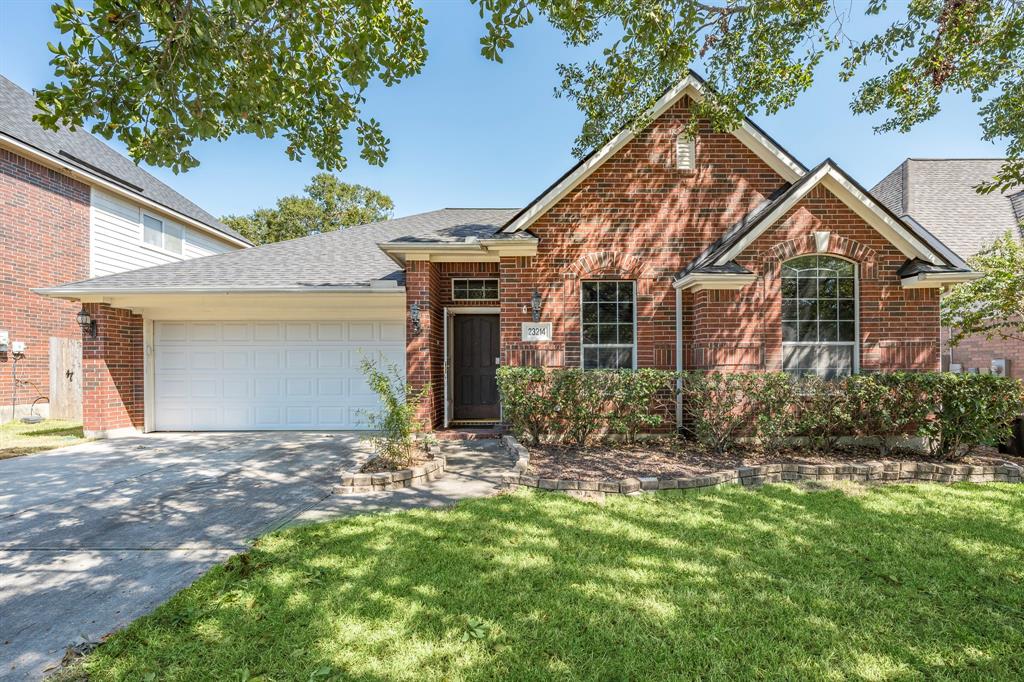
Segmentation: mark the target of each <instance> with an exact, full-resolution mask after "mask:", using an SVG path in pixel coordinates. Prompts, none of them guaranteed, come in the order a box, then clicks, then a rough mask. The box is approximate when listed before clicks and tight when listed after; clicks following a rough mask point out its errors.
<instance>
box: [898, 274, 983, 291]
mask: <svg viewBox="0 0 1024 682" xmlns="http://www.w3.org/2000/svg"><path fill="white" fill-rule="evenodd" d="M982 277H984V275H983V274H982V273H980V272H919V273H917V274H916V275H911V276H909V277H902V278H900V285H901V286H902V287H903V288H904V289H939V288H945V287H947V286H952V285H954V284H963V283H964V282H974V281H976V280H979V279H981V278H982Z"/></svg>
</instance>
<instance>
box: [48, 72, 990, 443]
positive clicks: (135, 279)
mask: <svg viewBox="0 0 1024 682" xmlns="http://www.w3.org/2000/svg"><path fill="white" fill-rule="evenodd" d="M704 88H705V85H704V84H703V82H702V81H701V80H700V79H699V78H698V77H697V76H696V75H695V74H691V75H689V76H688V77H686V78H685V79H684V80H683V81H682V82H681V83H679V85H678V86H676V87H675V88H673V89H672V90H670V91H669V92H667V93H666V94H665V95H664V96H663V97H662V98H661V99H660V100H659V101H658V102H657V103H656V105H655V107H654V110H653V111H652V112H651V116H650V120H651V123H650V124H649V125H648V126H647V127H646V128H644V129H643V130H640V131H632V130H625V131H623V132H622V133H620V134H619V135H618V136H616V137H615V138H614V139H612V140H611V141H610V142H608V144H607V145H605V146H604V147H602V148H601V149H599V150H596V151H595V152H594V153H592V154H590V155H589V156H587V157H586V158H584V159H583V160H581V161H580V162H579V163H578V164H577V165H576V166H575V167H573V168H571V169H570V170H569V171H567V172H566V173H565V175H563V176H562V177H561V178H559V179H558V180H556V181H555V182H554V183H553V184H552V185H551V186H550V187H548V188H547V189H545V190H544V191H543V192H542V193H541V194H540V195H539V196H538V197H537V198H536V199H534V201H532V202H531V203H530V204H529V205H527V206H526V207H524V208H521V209H442V210H438V211H431V212H428V213H423V214H419V215H414V216H409V217H405V218H399V219H396V220H391V221H386V222H383V223H376V224H372V225H364V226H360V227H354V228H349V229H346V230H343V231H340V232H334V233H326V234H322V235H317V236H312V237H307V238H304V239H297V240H293V241H290V242H283V243H279V244H272V245H267V246H262V247H257V248H253V249H248V250H246V251H240V252H235V253H227V254H221V255H217V256H210V257H207V258H200V259H196V260H192V261H187V262H182V263H175V264H170V265H164V266H160V267H156V268H149V269H146V270H140V271H136V272H127V273H120V274H114V275H109V276H106V277H100V278H94V279H89V280H85V281H80V282H76V283H71V284H66V285H62V286H59V287H53V288H49V289H48V290H46V291H45V292H43V293H45V294H46V295H48V296H52V297H59V298H65V299H70V300H75V301H82V302H84V304H85V307H86V309H87V310H88V311H90V313H91V314H92V316H93V317H94V318H95V320H96V321H97V323H98V330H97V337H96V338H95V339H87V340H86V353H87V354H88V355H89V356H91V357H94V358H95V360H96V362H95V364H94V365H93V366H92V367H91V368H90V370H88V371H92V372H94V373H95V374H97V375H99V376H98V377H97V378H96V379H95V380H94V381H90V388H89V392H87V395H86V400H87V401H89V400H93V399H95V400H98V401H100V402H102V403H103V404H104V405H108V406H110V405H113V406H114V407H116V408H117V409H112V411H111V412H110V413H109V414H106V413H105V414H95V415H94V416H93V419H91V420H90V418H89V416H88V415H87V423H86V426H87V428H88V429H89V430H91V431H95V432H105V433H108V434H115V433H120V432H122V431H134V430H138V429H143V430H217V429H306V428H317V429H340V428H360V427H361V426H363V422H362V421H361V418H360V415H361V414H362V412H361V411H362V410H365V409H367V408H371V407H373V405H374V398H373V396H372V394H370V392H369V391H368V390H367V387H366V384H365V382H364V381H363V379H362V377H361V375H360V372H359V362H360V359H361V357H363V356H365V355H371V354H372V355H378V354H379V355H380V356H382V357H383V358H385V359H386V360H387V361H388V362H389V363H391V364H393V365H394V366H395V367H397V368H398V370H399V371H400V372H402V373H404V375H405V376H406V377H407V378H408V380H409V382H410V383H411V384H413V385H414V386H423V385H426V384H430V386H431V389H432V391H431V396H432V397H431V400H430V401H429V404H428V405H427V406H426V409H425V412H426V413H425V415H424V416H425V417H426V418H427V419H428V421H429V422H430V423H431V424H432V425H433V426H434V427H443V426H447V425H448V424H453V423H455V424H457V423H465V422H481V421H495V420H497V419H499V418H500V406H499V404H498V395H497V390H496V385H495V371H496V367H497V365H499V364H510V365H522V364H537V365H543V366H550V367H557V366H572V367H580V366H582V367H585V368H595V367H615V368H632V367H659V368H665V369H693V368H697V369H722V370H737V369H764V370H769V369H771V370H786V371H790V372H793V373H795V374H804V373H818V374H822V375H824V376H836V375H842V374H849V373H852V372H869V371H885V370H895V369H912V370H934V369H938V368H939V366H940V357H939V297H940V294H941V292H942V290H943V288H945V287H948V286H950V285H951V284H954V283H956V282H961V281H967V280H970V279H972V278H975V277H976V276H977V275H976V273H973V272H971V271H970V269H969V268H968V267H967V265H966V264H965V263H964V262H963V260H962V259H961V258H960V257H958V256H957V255H956V254H955V253H953V252H952V251H951V250H950V249H948V248H947V247H946V246H944V245H943V244H942V243H941V242H940V241H939V240H938V239H936V238H935V237H934V236H932V235H931V234H930V233H928V232H927V231H926V230H924V229H923V228H921V227H920V226H919V225H916V224H912V223H910V222H908V221H905V220H903V219H901V218H900V217H899V216H897V215H895V214H894V213H893V212H892V211H890V210H889V209H888V208H886V206H885V205H884V204H882V203H881V202H879V201H878V200H877V199H876V198H874V197H873V196H872V195H871V193H870V192H868V191H867V190H865V189H864V188H863V187H861V186H860V185H859V184H858V183H857V182H856V181H855V180H853V179H852V178H851V177H850V176H849V175H848V174H846V173H845V172H844V171H843V170H842V169H841V168H839V167H838V166H837V165H836V164H835V163H834V162H832V161H831V160H829V159H826V160H825V161H823V162H822V163H820V164H818V165H817V166H815V167H814V168H808V167H806V166H804V165H803V164H801V163H800V162H799V161H797V160H796V159H795V158H793V156H792V155H791V154H789V153H788V152H786V151H785V149H783V148H782V146H780V145H779V144H778V143H777V142H775V141H774V140H772V138H771V137H769V136H768V135H767V134H766V133H765V132H764V131H762V130H761V129H759V128H758V127H757V126H755V125H754V124H753V123H751V122H749V121H748V122H745V123H744V124H743V125H742V126H740V127H739V128H738V129H736V130H735V131H733V132H731V133H716V132H714V131H712V130H711V128H710V127H709V126H707V125H700V126H699V128H698V132H697V134H696V136H695V139H691V138H689V137H688V136H687V135H686V134H685V131H686V129H687V125H686V124H687V123H688V121H689V117H690V110H691V105H692V103H693V102H694V101H696V100H697V99H699V98H700V97H702V93H703V92H704ZM140 338H141V339H142V343H141V346H140V344H139V342H138V339H140ZM141 347H145V348H146V350H147V352H146V353H143V352H142V351H141ZM104 363H105V366H106V367H107V368H116V369H117V373H116V374H115V373H114V372H112V371H108V372H103V373H101V372H99V371H97V370H98V368H100V367H103V366H104ZM125 395H133V396H137V395H142V396H143V400H141V401H138V400H135V401H133V402H131V403H130V404H127V403H125V404H123V407H119V406H118V400H119V398H120V397H122V396H125Z"/></svg>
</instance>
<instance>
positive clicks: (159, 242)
mask: <svg viewBox="0 0 1024 682" xmlns="http://www.w3.org/2000/svg"><path fill="white" fill-rule="evenodd" d="M181 233H182V229H181V226H180V225H175V224H174V223H168V222H165V221H163V220H161V219H160V218H154V217H153V216H151V215H148V214H146V213H143V214H142V241H144V242H146V243H147V244H152V245H153V246H156V247H158V248H161V249H164V250H165V251H170V252H171V253H181V252H182V238H181V237H182V234H181Z"/></svg>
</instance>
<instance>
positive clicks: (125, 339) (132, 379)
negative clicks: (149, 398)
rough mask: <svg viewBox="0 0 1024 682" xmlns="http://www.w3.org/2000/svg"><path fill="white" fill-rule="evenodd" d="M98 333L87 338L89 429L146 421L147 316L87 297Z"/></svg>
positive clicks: (86, 409) (86, 415)
mask: <svg viewBox="0 0 1024 682" xmlns="http://www.w3.org/2000/svg"><path fill="white" fill-rule="evenodd" d="M85 308H86V310H88V311H89V314H90V315H91V316H92V318H93V319H94V320H96V326H97V329H98V334H97V335H96V338H94V339H93V338H86V339H84V340H83V343H82V371H83V374H84V380H83V386H82V389H83V391H84V392H85V396H86V399H85V401H84V403H83V406H82V407H83V415H82V422H83V426H84V427H85V430H86V432H87V433H90V432H91V433H96V434H104V433H109V432H111V431H115V430H118V429H130V428H135V429H139V430H142V429H143V426H144V414H145V411H144V406H145V389H144V383H143V377H144V368H143V362H144V359H143V352H144V348H145V346H144V343H143V331H142V318H141V317H140V316H138V315H133V314H132V313H131V311H128V310H121V309H117V308H111V307H110V306H108V305H105V304H101V303H87V304H86V305H85Z"/></svg>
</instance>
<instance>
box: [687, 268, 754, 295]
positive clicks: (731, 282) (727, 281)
mask: <svg viewBox="0 0 1024 682" xmlns="http://www.w3.org/2000/svg"><path fill="white" fill-rule="evenodd" d="M756 281H757V275H755V274H753V273H747V274H739V273H735V274H730V273H724V272H716V273H708V272H691V273H690V274H688V275H683V276H682V277H680V278H679V279H677V280H676V281H674V282H672V286H673V287H675V288H676V289H678V290H680V291H686V290H687V289H692V290H693V291H701V290H702V289H720V290H736V289H742V288H743V287H745V286H747V285H748V284H752V283H754V282H756Z"/></svg>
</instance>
